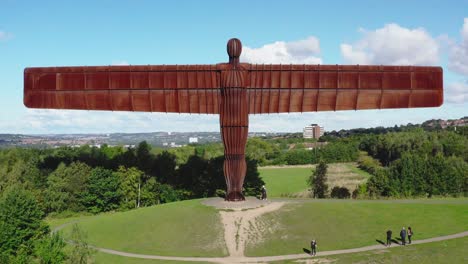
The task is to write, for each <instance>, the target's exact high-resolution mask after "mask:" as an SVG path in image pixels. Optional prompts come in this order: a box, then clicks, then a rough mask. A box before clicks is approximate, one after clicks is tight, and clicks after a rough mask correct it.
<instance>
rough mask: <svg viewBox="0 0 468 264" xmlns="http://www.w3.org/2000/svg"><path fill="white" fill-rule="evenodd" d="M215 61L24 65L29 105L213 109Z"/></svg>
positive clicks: (171, 110) (216, 102)
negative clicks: (151, 64) (211, 62)
mask: <svg viewBox="0 0 468 264" xmlns="http://www.w3.org/2000/svg"><path fill="white" fill-rule="evenodd" d="M219 75H220V71H219V70H216V65H165V66H105V67H51V68H27V69H25V75H24V104H25V105H26V106H27V107H32V108H55V109H77V110H112V111H142V112H167V113H197V114H198V113H202V114H218V113H219V100H220V80H219V79H220V76H219Z"/></svg>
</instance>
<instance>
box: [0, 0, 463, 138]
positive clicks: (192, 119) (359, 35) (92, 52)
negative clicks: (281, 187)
mask: <svg viewBox="0 0 468 264" xmlns="http://www.w3.org/2000/svg"><path fill="white" fill-rule="evenodd" d="M466 10H468V1H466V0H458V1H344V0H343V1H188V0H187V1H140V0H134V1H75V2H72V1H14V0H0V91H1V92H2V96H1V97H0V113H1V114H0V133H26V134H33V133H89V132H103V133H107V132H148V131H218V130H219V125H218V117H217V116H206V115H179V114H154V113H127V112H123V113H116V112H93V111H63V110H62V111H58V110H32V109H26V108H25V107H24V106H23V103H22V92H23V91H22V89H23V79H22V77H23V69H24V68H25V67H30V66H72V65H111V64H133V65H138V64H212V63H219V62H224V61H226V60H227V55H226V41H227V40H228V39H229V38H231V37H237V38H239V39H241V40H242V42H243V45H244V47H245V48H244V53H243V60H244V61H248V62H266V63H269V62H273V63H274V62H281V63H309V62H314V63H323V64H344V63H346V64H357V63H360V64H366V63H368V64H415V65H441V66H442V67H443V68H444V86H445V90H446V94H445V99H446V100H445V102H444V105H443V106H442V107H441V108H431V109H400V110H380V111H376V110H372V111H345V112H321V113H307V114H302V115H301V114H293V115H284V114H281V115H268V116H252V117H251V122H250V127H251V131H300V130H301V129H302V127H304V126H305V125H307V124H309V123H319V124H322V125H324V126H325V129H326V130H331V129H340V128H353V127H371V126H379V125H383V126H393V125H395V124H406V123H408V122H413V123H416V122H422V121H424V120H427V119H431V118H442V119H448V118H459V117H462V116H467V115H468V103H467V101H468V92H467V90H468V83H467V79H468V12H466Z"/></svg>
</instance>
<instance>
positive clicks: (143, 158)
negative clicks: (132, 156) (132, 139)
mask: <svg viewBox="0 0 468 264" xmlns="http://www.w3.org/2000/svg"><path fill="white" fill-rule="evenodd" d="M136 158H137V165H138V168H139V169H140V170H142V171H144V172H145V173H146V174H148V175H149V174H150V172H151V167H152V166H153V165H152V163H153V160H154V155H153V154H151V145H150V144H148V143H147V142H146V141H142V142H140V144H138V147H137V149H136Z"/></svg>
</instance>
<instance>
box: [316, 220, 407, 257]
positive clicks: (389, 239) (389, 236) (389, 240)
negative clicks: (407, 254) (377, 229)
mask: <svg viewBox="0 0 468 264" xmlns="http://www.w3.org/2000/svg"><path fill="white" fill-rule="evenodd" d="M412 236H413V230H412V229H411V227H410V226H409V227H408V229H405V227H403V228H402V229H401V231H400V239H401V244H402V245H403V246H405V245H406V237H408V244H411V237H412ZM391 244H392V230H390V229H389V230H388V231H387V243H386V244H385V246H386V247H389V246H390V245H391ZM310 255H312V256H315V255H317V240H315V239H312V241H310Z"/></svg>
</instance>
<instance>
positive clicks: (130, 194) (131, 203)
mask: <svg viewBox="0 0 468 264" xmlns="http://www.w3.org/2000/svg"><path fill="white" fill-rule="evenodd" d="M114 174H115V176H116V177H117V178H118V179H119V193H120V195H121V198H122V203H121V206H122V207H123V208H126V209H129V208H137V207H140V194H141V180H142V178H143V172H142V171H141V170H139V169H137V168H135V167H131V168H129V169H127V168H125V167H124V166H120V167H119V169H118V171H117V172H115V173H114Z"/></svg>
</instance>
